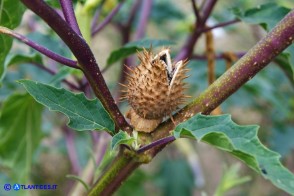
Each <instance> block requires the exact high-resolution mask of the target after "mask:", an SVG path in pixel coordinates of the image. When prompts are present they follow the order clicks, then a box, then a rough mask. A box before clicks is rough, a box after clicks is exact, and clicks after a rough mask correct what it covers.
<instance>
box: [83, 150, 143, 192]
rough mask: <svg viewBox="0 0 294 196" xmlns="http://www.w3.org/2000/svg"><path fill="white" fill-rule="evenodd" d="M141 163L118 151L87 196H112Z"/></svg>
mask: <svg viewBox="0 0 294 196" xmlns="http://www.w3.org/2000/svg"><path fill="white" fill-rule="evenodd" d="M140 164H141V163H139V162H136V161H135V160H134V159H132V158H130V157H127V156H126V155H125V154H124V153H123V150H121V151H120V153H119V154H118V156H117V157H116V159H115V160H114V161H113V162H112V164H111V165H110V166H109V167H108V168H107V169H106V171H105V173H104V175H102V176H101V177H100V178H99V179H98V180H97V182H96V183H95V185H93V188H92V189H91V190H90V192H89V194H88V195H89V196H96V195H101V196H108V195H112V193H114V192H115V191H116V190H117V189H118V187H119V186H120V185H121V182H122V181H124V180H125V179H126V178H127V177H128V176H129V175H130V174H131V173H132V172H133V171H134V170H135V169H136V168H137V167H138V166H139V165H140Z"/></svg>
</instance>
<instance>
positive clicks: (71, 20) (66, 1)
mask: <svg viewBox="0 0 294 196" xmlns="http://www.w3.org/2000/svg"><path fill="white" fill-rule="evenodd" d="M59 2H60V5H61V8H62V12H63V15H64V18H65V20H66V22H67V23H68V24H69V26H71V28H72V29H73V30H74V31H75V32H76V33H77V34H79V35H80V36H82V33H81V31H80V28H79V25H78V22H77V19H76V16H75V13H74V9H73V5H72V1H71V0H59Z"/></svg>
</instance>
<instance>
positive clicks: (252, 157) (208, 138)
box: [173, 114, 294, 194]
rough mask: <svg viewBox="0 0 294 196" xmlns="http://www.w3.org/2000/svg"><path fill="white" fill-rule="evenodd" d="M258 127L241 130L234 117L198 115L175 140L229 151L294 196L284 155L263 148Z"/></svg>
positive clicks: (293, 180)
mask: <svg viewBox="0 0 294 196" xmlns="http://www.w3.org/2000/svg"><path fill="white" fill-rule="evenodd" d="M257 130H258V126H255V125H251V126H239V125H237V124H235V123H234V122H233V121H232V120H231V117H230V115H221V116H204V115H201V114H198V115H195V116H194V117H192V118H190V119H189V120H187V121H186V122H183V123H181V124H179V125H178V126H177V127H176V129H175V130H174V132H173V133H174V136H175V137H176V138H179V137H190V138H194V139H197V140H201V141H204V142H206V143H209V144H211V145H213V146H215V147H217V148H219V149H221V150H224V151H227V152H229V153H231V154H233V155H234V156H236V157H237V158H239V159H240V160H242V161H243V162H245V164H246V165H247V166H249V167H250V168H252V169H253V170H255V171H256V172H258V173H260V174H262V175H263V177H264V178H266V179H269V180H270V181H271V182H272V183H273V184H274V185H275V186H277V187H279V188H280V189H283V190H284V191H286V192H288V193H290V194H293V193H294V175H293V174H292V173H291V172H290V171H289V170H287V169H286V168H285V167H283V165H282V164H281V163H280V161H279V158H280V155H279V154H278V153H276V152H273V151H271V150H269V149H267V148H266V147H265V146H263V145H262V144H261V143H260V141H259V139H258V138H257Z"/></svg>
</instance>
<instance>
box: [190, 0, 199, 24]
mask: <svg viewBox="0 0 294 196" xmlns="http://www.w3.org/2000/svg"><path fill="white" fill-rule="evenodd" d="M191 1H192V7H193V12H194V14H195V16H196V19H197V21H198V20H201V19H200V14H199V10H198V7H197V5H196V2H195V0H191Z"/></svg>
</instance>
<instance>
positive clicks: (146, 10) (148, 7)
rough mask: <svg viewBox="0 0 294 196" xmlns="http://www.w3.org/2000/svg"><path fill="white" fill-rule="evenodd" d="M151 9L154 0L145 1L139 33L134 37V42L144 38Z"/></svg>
mask: <svg viewBox="0 0 294 196" xmlns="http://www.w3.org/2000/svg"><path fill="white" fill-rule="evenodd" d="M151 8H152V0H144V1H143V4H142V10H141V16H140V20H139V24H138V28H137V32H136V34H135V36H134V40H139V39H141V38H142V37H144V35H145V32H146V26H147V22H148V17H149V15H150V12H151Z"/></svg>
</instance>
